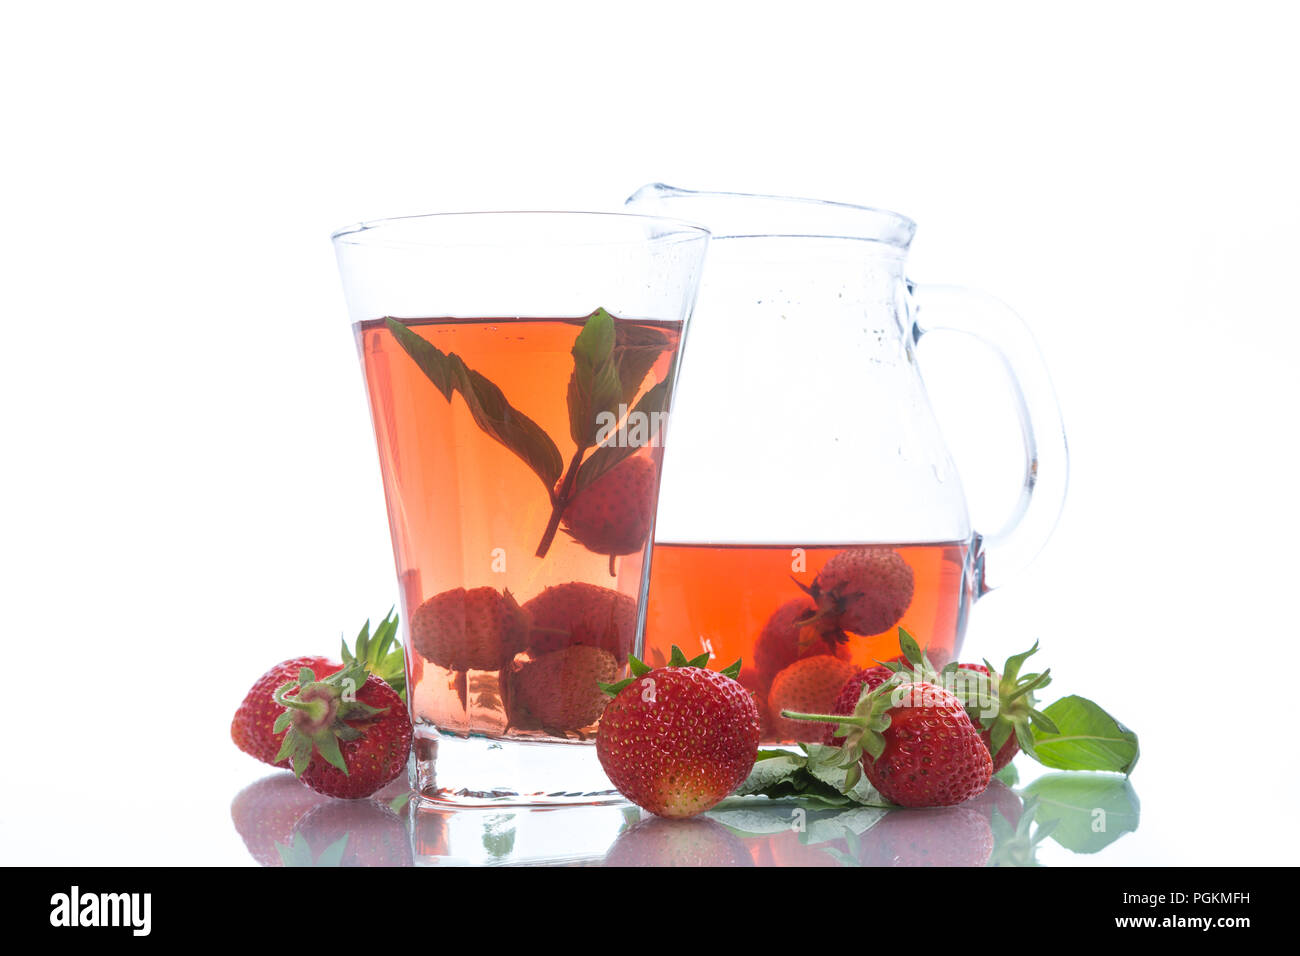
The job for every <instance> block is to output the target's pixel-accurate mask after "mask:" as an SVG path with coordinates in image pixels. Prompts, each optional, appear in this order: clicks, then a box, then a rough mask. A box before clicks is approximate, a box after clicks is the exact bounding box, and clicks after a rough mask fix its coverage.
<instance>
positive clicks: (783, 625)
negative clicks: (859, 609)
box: [754, 598, 849, 686]
mask: <svg viewBox="0 0 1300 956" xmlns="http://www.w3.org/2000/svg"><path fill="white" fill-rule="evenodd" d="M816 611H817V608H816V607H814V606H813V603H812V602H811V601H809V600H807V599H806V598H795V599H794V600H793V601H787V602H786V603H785V604H782V605H781V606H780V607H779V608H777V609H776V610H775V611H773V612H772V616H771V617H769V618H768V619H767V623H766V624H764V625H763V630H762V632H760V633H759V635H758V640H757V641H755V642H754V666H755V667H757V668H758V673H759V675H760V676H761V677H762V679H763V680H764V682H765V683H766V685H767V686H770V685H771V683H772V680H773V678H775V677H776V675H777V673H778V672H779V671H782V670H784V669H785V668H787V667H789V666H790V665H791V664H793V663H794V662H795V661H797V660H799V659H800V658H802V657H816V656H817V655H818V654H834V655H835V656H836V657H840V658H843V659H844V660H848V659H849V649H848V647H847V646H845V645H844V644H840V643H835V642H830V641H825V640H822V639H821V637H820V636H819V635H818V634H817V632H816V629H815V628H814V627H810V628H808V631H807V633H805V632H804V624H803V622H804V621H805V620H808V619H810V618H812V617H813V615H814V614H815V613H816Z"/></svg>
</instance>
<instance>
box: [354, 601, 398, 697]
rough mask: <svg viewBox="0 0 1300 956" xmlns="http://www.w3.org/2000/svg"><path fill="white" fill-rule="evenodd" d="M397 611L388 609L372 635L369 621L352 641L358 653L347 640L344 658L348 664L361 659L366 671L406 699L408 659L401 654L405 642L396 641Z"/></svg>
mask: <svg viewBox="0 0 1300 956" xmlns="http://www.w3.org/2000/svg"><path fill="white" fill-rule="evenodd" d="M395 610H396V609H395V608H389V609H388V613H387V614H385V615H384V619H383V620H382V621H380V622H379V624H378V626H376V627H375V631H374V633H373V634H372V633H370V621H368V620H367V621H366V623H365V624H363V625H362V626H361V631H360V633H358V634H357V639H356V640H355V641H354V642H353V644H354V645H355V647H356V652H355V653H354V652H353V651H351V650H349V649H348V643H347V641H344V642H343V650H342V653H341V657H342V660H343V663H344V664H345V665H346V664H351V663H352V662H353V661H354V660H357V661H360V662H361V663H362V664H363V665H364V666H365V668H366V670H367V671H369V672H370V673H371V674H374V675H375V676H376V677H378V678H379V679H380V680H382V681H383V682H384V683H385V684H387V685H388V686H389V687H391V688H392V689H393V690H395V691H397V696H398V697H400V698H402V700H403V701H405V700H406V662H405V660H404V658H403V655H402V642H401V641H399V640H397V624H398V616H397V614H396V613H395Z"/></svg>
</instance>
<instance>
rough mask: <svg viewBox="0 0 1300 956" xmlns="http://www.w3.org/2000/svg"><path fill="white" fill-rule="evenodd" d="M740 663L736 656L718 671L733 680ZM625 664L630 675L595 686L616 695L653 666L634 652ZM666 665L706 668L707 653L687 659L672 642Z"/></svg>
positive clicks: (737, 675)
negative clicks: (728, 664)
mask: <svg viewBox="0 0 1300 956" xmlns="http://www.w3.org/2000/svg"><path fill="white" fill-rule="evenodd" d="M740 663H741V662H740V658H737V659H736V661H735V663H733V664H731V665H730V666H728V667H725V668H723V669H722V670H721V671H719V672H718V673H720V674H722V675H723V676H724V677H730V678H731V679H732V680H735V679H736V678H738V677H739V676H740ZM627 666H628V670H630V671H631V672H632V676H631V677H625V678H624V679H623V680H621V681H617V682H615V683H613V684H603V683H600V682H599V681H598V682H597V686H599V687H600V689H601V690H603V691H604V692H605V693H606V694H608V695H609V696H610V697H616V696H618V692H619V691H621V690H622V689H623V688H624V687H626V686H627V685H628V684H631V683H632V682H633V681H634V680H637V679H638V678H640V677H643V676H645V675H646V674H649V673H650V672H651V671H652V670H654V668H653V667H651V666H650V665H649V664H646V663H645V662H644V661H642V660H641V659H640V658H638V657H637V656H636V655H635V654H629V655H628V658H627ZM668 666H669V667H699V668H701V669H704V670H707V669H708V666H709V654H708V652H707V651H706V652H705V653H703V654H700V655H699V656H698V657H692V658H690V659H689V660H688V659H687V657H686V654H685V653H684V652H683V651H682V649H681V648H680V647H678V646H677V645H676V644H674V645H673V650H672V654H671V655H670V657H669V658H668Z"/></svg>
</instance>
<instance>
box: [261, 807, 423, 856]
mask: <svg viewBox="0 0 1300 956" xmlns="http://www.w3.org/2000/svg"><path fill="white" fill-rule="evenodd" d="M279 855H280V856H281V857H282V858H283V860H284V865H286V866H326V865H328V866H411V865H412V862H413V861H412V858H411V842H410V838H409V837H408V836H407V834H406V827H405V826H404V825H403V824H402V820H401V818H400V817H399V816H398V815H397V814H396V813H394V812H393V811H392V810H390V809H389V808H388V807H386V806H384V805H383V804H381V803H377V802H376V801H374V800H347V801H344V800H331V801H329V802H327V803H325V804H322V805H321V806H319V807H317V808H316V809H314V810H312V811H311V812H310V813H308V814H307V815H306V816H305V817H303V818H302V820H301V821H299V823H298V825H297V826H296V827H295V828H294V833H293V839H292V842H290V844H289V846H288V847H286V848H285V849H283V850H281V851H280V854H279Z"/></svg>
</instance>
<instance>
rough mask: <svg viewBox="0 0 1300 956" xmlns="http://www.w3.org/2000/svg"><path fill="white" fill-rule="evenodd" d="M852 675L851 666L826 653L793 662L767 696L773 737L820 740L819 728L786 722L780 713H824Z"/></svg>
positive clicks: (814, 725) (773, 683)
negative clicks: (784, 711) (789, 711)
mask: <svg viewBox="0 0 1300 956" xmlns="http://www.w3.org/2000/svg"><path fill="white" fill-rule="evenodd" d="M852 676H853V665H852V664H850V663H849V662H848V661H844V660H840V659H839V658H838V657H831V656H829V655H826V654H821V655H818V656H816V657H805V658H803V659H802V660H798V661H795V662H794V663H793V664H791V665H790V666H789V667H787V668H786V669H785V670H783V671H781V673H779V674H777V675H776V679H775V680H773V681H772V689H771V690H770V691H769V692H768V695H767V708H768V715H769V717H770V719H771V721H772V737H773V738H775V739H777V740H805V741H820V740H821V738H822V728H821V727H819V726H817V725H816V724H810V723H806V722H804V721H801V720H787V719H786V718H785V717H782V716H781V711H783V710H797V711H801V712H803V713H812V714H824V713H827V712H828V711H829V709H830V706H831V704H833V703H834V702H835V697H836V696H837V695H838V694H839V692H840V688H842V687H843V686H844V684H845V682H846V681H847V680H848V679H849V678H850V677H852Z"/></svg>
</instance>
